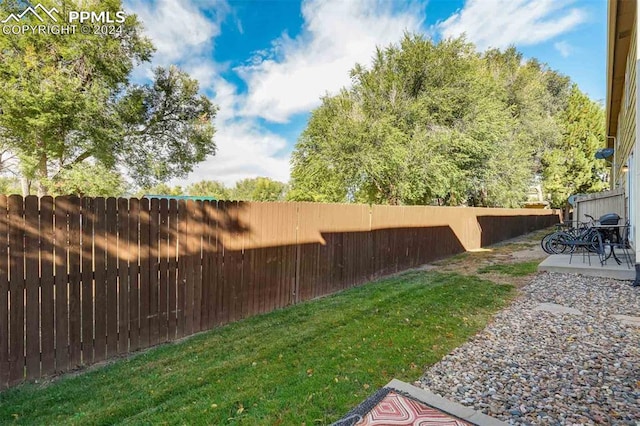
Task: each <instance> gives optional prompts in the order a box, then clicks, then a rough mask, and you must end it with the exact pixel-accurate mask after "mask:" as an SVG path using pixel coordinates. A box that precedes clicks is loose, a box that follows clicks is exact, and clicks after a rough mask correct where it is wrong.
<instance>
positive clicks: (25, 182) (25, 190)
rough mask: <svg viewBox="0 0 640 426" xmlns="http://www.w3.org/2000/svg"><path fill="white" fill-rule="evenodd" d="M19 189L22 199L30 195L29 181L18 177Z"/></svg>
mask: <svg viewBox="0 0 640 426" xmlns="http://www.w3.org/2000/svg"><path fill="white" fill-rule="evenodd" d="M20 187H21V188H22V196H23V197H26V196H27V195H29V194H31V181H30V180H29V179H27V178H26V177H24V176H22V177H20Z"/></svg>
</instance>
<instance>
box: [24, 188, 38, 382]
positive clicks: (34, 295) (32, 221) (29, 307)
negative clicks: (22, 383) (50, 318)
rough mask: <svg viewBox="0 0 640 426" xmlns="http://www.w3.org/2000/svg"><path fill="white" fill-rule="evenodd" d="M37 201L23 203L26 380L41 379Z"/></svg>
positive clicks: (35, 198) (28, 198)
mask: <svg viewBox="0 0 640 426" xmlns="http://www.w3.org/2000/svg"><path fill="white" fill-rule="evenodd" d="M39 213H40V212H39V206H38V197H36V196H28V197H26V198H25V199H24V222H25V235H24V251H25V263H26V265H25V271H26V277H25V287H26V290H27V299H26V330H27V346H26V355H27V365H26V372H27V379H33V378H36V377H40V259H39V255H38V254H39V252H40V224H39V216H40V215H39Z"/></svg>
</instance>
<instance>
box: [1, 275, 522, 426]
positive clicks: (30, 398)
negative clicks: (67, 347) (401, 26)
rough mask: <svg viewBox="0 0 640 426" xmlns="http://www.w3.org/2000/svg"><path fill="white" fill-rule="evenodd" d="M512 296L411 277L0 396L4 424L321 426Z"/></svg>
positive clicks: (425, 360) (490, 287) (474, 327)
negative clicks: (305, 425)
mask: <svg viewBox="0 0 640 426" xmlns="http://www.w3.org/2000/svg"><path fill="white" fill-rule="evenodd" d="M513 293H514V291H513V287H511V286H505V285H497V284H494V283H492V282H489V281H486V280H482V279H479V278H477V277H468V276H461V275H457V274H437V273H424V272H422V273H411V274H404V275H401V276H397V277H394V278H389V279H385V280H382V281H379V282H376V283H371V284H367V285H364V286H361V287H357V288H353V289H350V290H347V291H344V292H342V293H339V294H336V295H333V296H329V297H324V298H322V299H318V300H314V301H310V302H308V303H303V304H300V305H297V306H292V307H288V308H285V309H280V310H278V311H275V312H272V313H269V314H266V315H260V316H257V317H253V318H248V319H245V320H242V321H239V322H237V323H234V324H230V325H227V326H224V327H217V328H215V329H213V330H211V331H209V332H206V333H201V334H199V335H197V336H194V337H192V338H189V339H185V340H183V341H181V342H177V343H175V344H171V345H163V346H161V347H157V348H152V349H150V350H148V351H146V352H144V353H142V354H140V355H138V356H135V357H129V358H125V359H122V360H119V361H117V362H113V363H110V364H109V365H106V366H103V367H101V368H95V369H92V371H88V372H86V373H85V374H80V375H74V376H69V377H66V378H61V379H60V380H56V381H53V382H52V383H49V384H48V385H47V386H42V385H39V384H30V385H23V386H20V387H17V388H14V389H9V390H7V391H5V392H3V393H0V423H3V424H9V423H11V424H13V423H16V424H26V425H31V424H87V423H90V424H122V423H127V424H214V425H223V424H234V425H297V424H303V423H304V424H307V425H312V424H331V423H332V422H334V421H336V420H338V419H339V418H340V417H342V416H343V415H344V414H345V413H347V412H348V411H349V410H351V409H352V408H353V407H354V406H356V405H357V404H359V403H360V402H362V401H363V400H364V399H365V398H367V397H368V396H370V395H371V393H372V392H373V391H375V390H377V389H378V388H380V387H382V386H384V385H386V384H387V383H388V382H389V381H390V380H391V379H392V378H397V379H400V380H405V381H413V380H416V379H417V378H418V377H419V376H420V375H421V374H422V373H423V372H424V369H425V367H427V366H430V365H433V364H435V363H436V362H438V361H439V360H440V359H441V358H442V357H443V356H444V355H446V354H447V353H449V352H450V351H451V350H453V349H454V348H456V347H458V346H459V345H461V344H462V343H463V342H465V341H466V340H467V339H468V338H470V337H472V336H473V335H475V334H476V333H477V332H478V331H479V330H481V329H482V328H483V327H484V326H485V325H486V324H487V322H488V321H489V319H490V318H491V315H492V313H494V312H495V311H497V310H498V309H500V308H501V307H502V306H504V305H505V303H507V302H508V301H509V300H510V299H511V297H512V296H513Z"/></svg>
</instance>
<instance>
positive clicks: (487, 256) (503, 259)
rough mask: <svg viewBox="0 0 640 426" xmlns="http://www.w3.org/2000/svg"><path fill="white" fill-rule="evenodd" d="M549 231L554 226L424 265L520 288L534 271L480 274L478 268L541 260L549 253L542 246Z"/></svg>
mask: <svg viewBox="0 0 640 426" xmlns="http://www.w3.org/2000/svg"><path fill="white" fill-rule="evenodd" d="M549 232H552V229H544V230H541V231H536V232H532V233H529V234H526V235H523V236H520V237H517V238H514V239H511V240H507V241H502V242H500V243H498V244H494V245H492V246H489V247H486V248H483V249H480V250H478V251H469V252H466V253H461V254H458V255H455V256H452V257H449V258H446V259H441V260H438V261H436V262H433V263H431V264H428V265H425V266H424V267H423V268H425V269H429V270H436V271H441V272H455V273H458V274H461V275H476V276H479V277H481V278H484V279H487V280H490V281H493V282H495V283H498V284H512V285H514V286H516V287H518V288H520V287H522V286H524V285H525V284H526V283H528V282H529V280H530V279H531V276H532V275H528V276H524V277H513V276H510V275H505V274H500V273H496V272H489V273H484V274H480V273H478V270H479V269H480V268H482V267H485V266H489V265H496V264H509V263H521V262H533V261H538V262H542V261H543V260H544V259H545V258H546V257H547V254H546V253H545V252H544V251H543V250H542V248H541V247H540V240H541V239H542V237H543V236H544V235H546V234H547V233H549Z"/></svg>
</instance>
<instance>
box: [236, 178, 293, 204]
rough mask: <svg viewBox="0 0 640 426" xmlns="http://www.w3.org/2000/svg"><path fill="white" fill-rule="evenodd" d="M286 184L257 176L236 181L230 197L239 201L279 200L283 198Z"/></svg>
mask: <svg viewBox="0 0 640 426" xmlns="http://www.w3.org/2000/svg"><path fill="white" fill-rule="evenodd" d="M285 190H286V185H285V184H284V183H282V182H278V181H276V180H273V179H270V178H267V177H257V178H253V179H242V180H240V181H238V182H236V186H235V187H234V188H233V191H232V193H231V198H232V199H234V200H240V201H279V200H283V199H284V195H285Z"/></svg>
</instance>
